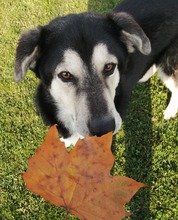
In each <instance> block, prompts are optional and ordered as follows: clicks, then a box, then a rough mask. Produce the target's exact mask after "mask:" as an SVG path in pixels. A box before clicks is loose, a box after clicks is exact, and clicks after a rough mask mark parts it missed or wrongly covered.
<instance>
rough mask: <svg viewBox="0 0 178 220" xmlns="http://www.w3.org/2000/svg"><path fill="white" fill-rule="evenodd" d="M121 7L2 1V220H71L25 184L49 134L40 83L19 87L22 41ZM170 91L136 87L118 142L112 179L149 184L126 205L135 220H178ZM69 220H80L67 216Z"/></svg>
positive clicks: (176, 139) (79, 0)
mask: <svg viewBox="0 0 178 220" xmlns="http://www.w3.org/2000/svg"><path fill="white" fill-rule="evenodd" d="M117 2H118V1H117V0H98V1H97V0H90V1H87V0H66V1H63V0H50V1H49V0H43V1H39V0H29V1H26V0H13V1H12V0H6V1H2V0H1V7H0V72H1V80H0V108H1V109H0V219H1V220H27V219H28V220H32V219H34V220H50V219H52V220H57V219H64V218H65V212H64V210H63V209H61V208H57V207H55V206H53V205H51V204H49V203H48V202H46V201H44V200H43V199H42V198H40V197H39V196H36V195H34V194H32V193H30V192H29V191H28V190H27V189H26V188H25V186H24V182H23V180H22V177H21V173H23V172H24V171H25V170H26V168H27V160H28V158H29V156H30V155H33V154H34V153H35V150H36V149H37V147H38V146H39V145H40V143H41V142H42V140H43V139H44V136H45V133H46V131H47V128H46V127H45V126H44V125H43V123H42V121H41V120H40V118H39V117H38V116H37V115H36V112H35V108H34V103H33V96H34V92H35V87H36V85H37V83H38V81H37V79H36V78H35V77H34V75H33V74H32V73H31V72H28V74H27V77H26V78H25V79H24V81H23V82H21V83H20V84H16V83H15V82H14V81H13V64H14V54H15V48H16V45H17V40H18V38H19V36H20V34H21V33H22V32H23V31H25V30H28V29H30V28H33V27H35V26H37V25H38V24H41V25H43V24H46V23H47V22H48V21H49V20H50V19H52V18H54V17H55V16H58V15H64V14H67V13H69V12H76V13H79V12H81V11H88V10H89V11H97V12H102V13H103V12H106V11H107V10H108V9H110V8H112V7H113V6H114V5H115V4H116V3H117ZM167 92H168V91H167V89H165V87H164V86H163V85H162V84H161V82H160V81H159V80H158V79H157V77H156V76H155V77H153V78H152V79H151V81H150V82H147V83H145V84H140V85H138V86H137V87H136V88H135V90H134V92H133V96H132V100H131V103H130V106H129V110H128V116H127V120H126V121H125V123H124V125H123V128H122V129H121V130H120V132H119V133H118V135H117V136H116V137H115V138H114V142H113V152H114V154H115V156H116V162H115V166H114V168H113V174H114V175H126V176H129V177H131V178H134V179H135V180H138V181H141V182H144V183H146V184H147V185H148V187H147V188H145V189H142V190H140V191H139V192H138V193H137V194H136V196H135V197H134V198H133V199H132V200H131V202H130V203H129V204H128V205H127V209H128V210H131V211H132V212H133V213H134V215H133V216H132V217H131V218H130V219H134V220H143V219H145V220H151V219H152V220H175V219H177V218H178V146H177V145H178V136H177V134H178V117H177V118H176V119H174V120H170V121H168V122H166V121H164V120H163V116H162V113H163V110H164V109H165V107H166V103H167ZM69 219H70V220H71V219H76V218H75V217H74V216H69Z"/></svg>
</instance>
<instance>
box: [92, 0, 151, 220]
mask: <svg viewBox="0 0 178 220" xmlns="http://www.w3.org/2000/svg"><path fill="white" fill-rule="evenodd" d="M117 2H119V1H117ZM117 2H116V0H103V1H96V0H89V2H88V11H94V12H100V13H103V12H107V11H108V9H109V10H110V9H112V8H113V7H114V6H115V5H116V4H117ZM151 118H152V117H151V94H150V83H149V82H147V83H146V84H139V85H138V86H137V87H136V88H135V90H134V92H133V95H132V98H131V102H130V105H129V108H128V113H127V117H126V120H125V121H124V124H123V130H124V138H123V139H122V141H123V143H122V145H124V152H123V155H122V156H123V157H124V158H125V163H124V165H123V167H124V168H123V169H124V173H125V175H126V176H128V177H130V178H133V179H135V180H137V181H140V182H143V183H145V184H147V185H148V186H151V174H152V119H151ZM116 144H117V141H116V139H115V140H114V142H113V151H114V154H115V155H117V152H116V150H117V151H118V150H119V149H118V147H116V146H115V145H116ZM116 163H118V164H122V162H120V161H119V159H117V157H116ZM116 169H117V168H116ZM149 191H150V188H149V187H147V188H143V189H141V190H139V192H138V193H137V194H136V196H134V198H133V199H132V200H131V202H130V203H129V208H130V210H131V212H133V213H134V214H133V215H132V216H131V217H130V219H135V220H144V219H145V218H147V219H148V218H149V217H152V218H153V219H154V216H152V214H151V212H150V209H149V207H150V192H149Z"/></svg>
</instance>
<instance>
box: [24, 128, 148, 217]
mask: <svg viewBox="0 0 178 220" xmlns="http://www.w3.org/2000/svg"><path fill="white" fill-rule="evenodd" d="M111 143H112V134H111V133H108V134H106V135H104V136H102V137H89V136H87V137H85V138H84V139H83V140H79V141H78V142H77V144H76V146H75V147H74V148H73V149H72V150H71V151H70V152H69V153H68V152H67V150H66V148H65V146H64V143H63V142H61V141H60V140H59V138H58V131H57V128H56V126H52V127H51V128H50V129H49V131H48V133H47V136H46V139H45V141H44V143H43V144H42V145H41V146H40V147H39V149H38V150H37V152H36V154H35V156H33V157H31V158H30V159H29V162H28V170H27V172H26V173H24V174H22V176H23V179H24V181H25V183H26V187H27V188H28V189H29V190H30V191H32V192H34V193H36V194H38V195H40V196H42V197H43V198H44V199H45V200H47V201H49V202H50V203H52V204H54V205H56V206H59V207H64V208H65V209H66V210H67V213H68V212H70V213H72V214H74V215H76V216H78V217H79V218H80V219H81V220H82V219H83V220H84V219H86V220H105V219H107V220H108V219H112V220H115V219H117V220H118V219H122V218H124V217H126V216H128V213H127V212H126V211H125V209H124V207H123V206H124V204H125V203H127V202H129V201H130V199H131V197H132V196H133V195H134V194H135V193H136V192H137V190H138V189H139V188H141V187H143V186H144V184H143V183H139V182H136V181H135V180H133V179H130V178H128V177H124V176H111V175H110V170H111V168H112V166H113V163H114V160H115V158H114V156H113V154H112V153H111V150H110V148H111Z"/></svg>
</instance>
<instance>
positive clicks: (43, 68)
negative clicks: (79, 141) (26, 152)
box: [15, 13, 150, 136]
mask: <svg viewBox="0 0 178 220" xmlns="http://www.w3.org/2000/svg"><path fill="white" fill-rule="evenodd" d="M134 48H136V49H138V50H139V51H140V52H141V53H143V54H148V53H149V52H150V42H149V40H148V38H147V37H146V35H145V34H144V32H143V30H142V29H141V28H140V27H139V25H138V24H137V23H136V22H135V21H134V20H133V18H132V17H131V16H129V15H128V14H126V13H111V14H109V15H107V16H101V15H97V14H93V13H82V14H78V15H75V14H71V15H68V16H65V17H59V18H56V19H54V20H53V21H51V22H50V23H49V24H48V25H46V26H44V27H41V26H39V27H37V28H36V29H33V30H30V31H28V32H26V33H24V34H23V35H22V36H21V38H20V40H19V44H18V47H17V51H16V61H15V80H16V81H18V82H19V81H21V80H22V79H23V78H24V76H25V74H26V72H27V70H28V68H30V69H31V70H32V71H34V72H35V74H36V76H37V77H38V78H39V79H40V81H41V85H42V87H43V91H44V90H45V93H46V94H48V99H49V102H50V103H53V105H55V107H56V110H55V118H57V123H58V124H59V123H60V124H62V125H63V126H64V127H65V128H66V129H67V131H68V133H69V135H68V136H70V135H72V134H74V133H77V134H80V135H85V133H89V134H91V135H98V136H100V135H103V134H105V133H107V132H109V131H112V132H114V133H116V132H117V131H118V130H119V128H120V126H121V117H120V115H119V113H118V112H117V111H116V108H115V105H114V98H115V92H116V88H117V86H118V84H119V82H120V74H121V72H122V71H123V69H124V66H125V63H126V60H127V57H128V54H129V53H130V52H133V50H134ZM46 117H47V116H46ZM50 117H51V116H50Z"/></svg>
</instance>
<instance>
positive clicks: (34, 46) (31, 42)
mask: <svg viewBox="0 0 178 220" xmlns="http://www.w3.org/2000/svg"><path fill="white" fill-rule="evenodd" d="M41 30H42V27H40V26H39V27H38V28H36V29H32V30H29V31H27V32H25V33H24V34H22V36H21V37H20V39H19V42H18V46H17V49H16V57H15V65H14V78H15V81H16V82H20V81H21V80H22V79H23V78H24V77H25V75H26V72H27V70H28V68H30V69H31V70H34V69H35V65H36V60H37V58H38V55H39V41H40V36H41Z"/></svg>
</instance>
